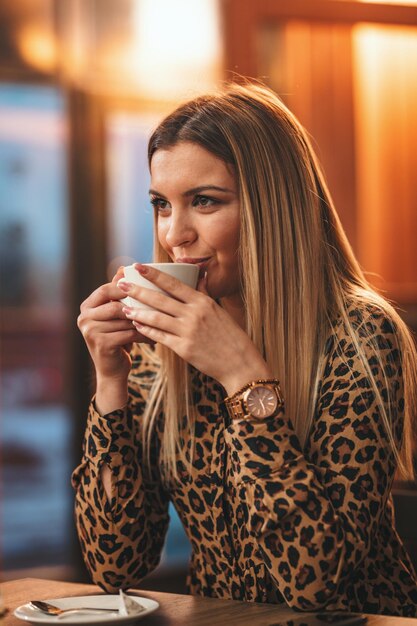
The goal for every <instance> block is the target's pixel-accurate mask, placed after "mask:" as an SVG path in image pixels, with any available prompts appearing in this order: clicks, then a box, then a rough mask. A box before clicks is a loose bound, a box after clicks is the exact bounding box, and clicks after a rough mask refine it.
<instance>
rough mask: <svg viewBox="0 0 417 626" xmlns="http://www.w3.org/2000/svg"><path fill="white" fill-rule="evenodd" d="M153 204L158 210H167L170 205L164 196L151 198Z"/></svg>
mask: <svg viewBox="0 0 417 626" xmlns="http://www.w3.org/2000/svg"><path fill="white" fill-rule="evenodd" d="M151 204H152V206H153V207H154V209H156V210H157V211H165V210H166V209H167V208H169V207H168V200H164V199H163V198H151Z"/></svg>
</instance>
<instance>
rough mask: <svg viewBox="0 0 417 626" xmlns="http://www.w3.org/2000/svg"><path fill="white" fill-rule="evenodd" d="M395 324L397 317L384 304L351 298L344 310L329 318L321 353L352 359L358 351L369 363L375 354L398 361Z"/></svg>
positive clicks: (398, 321) (397, 339)
mask: <svg viewBox="0 0 417 626" xmlns="http://www.w3.org/2000/svg"><path fill="white" fill-rule="evenodd" d="M399 324H401V320H400V318H399V315H398V313H396V311H395V309H394V308H393V307H392V306H391V305H390V304H389V303H388V302H386V301H384V300H382V299H381V300H380V301H379V300H378V299H372V298H369V299H365V298H363V297H362V298H358V299H353V298H352V299H351V300H350V301H349V302H348V303H347V306H346V308H345V309H344V310H343V311H341V312H339V313H338V314H337V315H334V316H333V318H332V322H331V324H330V331H329V334H328V338H327V341H326V346H325V354H326V355H328V356H330V355H331V354H333V355H334V356H336V355H337V354H339V355H341V354H345V355H346V356H348V357H349V356H350V357H353V356H354V355H358V353H360V352H361V353H362V355H363V356H365V355H367V356H368V358H370V359H371V360H372V361H373V357H374V356H375V354H379V355H380V356H382V355H383V354H385V356H386V357H388V358H389V359H390V360H393V361H398V359H399V356H400V354H399V353H400V343H401V341H400V337H399V330H398V326H399Z"/></svg>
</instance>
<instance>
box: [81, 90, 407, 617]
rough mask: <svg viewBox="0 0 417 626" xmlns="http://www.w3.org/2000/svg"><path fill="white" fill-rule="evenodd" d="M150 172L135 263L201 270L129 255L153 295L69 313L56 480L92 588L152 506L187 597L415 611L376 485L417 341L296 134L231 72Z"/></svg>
mask: <svg viewBox="0 0 417 626" xmlns="http://www.w3.org/2000/svg"><path fill="white" fill-rule="evenodd" d="M149 165H150V171H151V190H150V198H151V203H152V205H153V207H154V210H155V233H156V238H155V261H176V262H184V263H195V264H197V265H198V266H199V267H200V281H199V285H198V289H197V290H193V289H191V288H190V287H187V286H185V285H183V284H182V283H179V282H177V281H176V280H175V279H173V278H171V277H167V276H166V275H164V274H161V273H160V272H158V271H157V270H156V269H151V268H149V267H146V266H143V265H138V266H137V267H138V269H139V271H140V272H141V273H142V274H143V275H144V276H146V278H147V279H149V280H150V281H151V282H153V283H155V284H156V285H158V286H160V287H161V288H162V289H163V290H164V291H165V292H166V295H163V294H157V293H155V292H153V291H150V290H147V289H144V288H139V287H137V286H135V285H133V284H129V283H127V282H126V281H121V282H119V281H120V278H121V276H122V273H120V272H119V273H118V274H117V275H116V276H115V278H114V280H113V281H112V282H111V283H109V284H106V285H103V286H101V287H99V288H98V289H97V290H96V291H95V292H94V293H93V294H92V295H91V296H90V297H89V298H87V300H86V301H85V302H84V303H83V304H82V306H81V314H80V316H79V327H80V329H81V332H82V333H83V335H84V338H85V341H86V343H87V346H88V349H89V351H90V354H91V356H92V359H93V361H94V365H95V370H96V377H97V388H96V394H95V398H94V399H93V401H92V404H91V407H90V411H89V416H88V423H87V431H86V435H85V450H84V456H83V459H82V463H81V465H80V466H79V467H78V468H77V470H76V471H75V473H74V476H73V484H74V487H75V489H76V519H77V526H78V533H79V537H80V541H81V546H82V550H83V553H84V556H85V561H86V563H87V566H88V568H89V570H90V572H91V575H92V578H93V580H94V581H95V582H96V583H98V584H99V585H101V586H102V587H103V588H104V589H106V590H107V591H113V592H114V591H115V590H117V589H118V588H120V587H122V588H128V587H132V586H135V585H138V584H139V583H140V581H141V580H142V579H143V578H144V577H145V576H146V575H147V574H149V573H150V572H151V571H152V570H153V569H154V568H155V567H156V565H157V564H158V562H159V558H160V554H161V550H162V547H163V544H164V538H165V534H166V530H167V527H168V522H169V519H168V503H169V501H171V502H172V503H173V504H174V506H175V508H176V510H177V511H178V514H179V517H180V518H181V520H182V523H183V524H184V528H185V530H186V533H187V535H188V537H189V539H190V542H191V546H192V557H191V563H190V574H189V580H188V584H189V589H190V592H191V593H193V594H200V595H205V596H213V597H218V598H232V599H240V600H247V601H256V602H272V603H285V602H286V603H287V604H288V605H289V606H290V607H293V608H295V609H299V610H307V611H309V610H316V609H326V610H336V609H337V610H339V609H343V610H351V611H364V612H368V613H386V614H393V615H406V616H411V615H416V614H417V610H416V606H417V583H416V577H415V573H414V571H413V567H412V565H411V563H410V560H409V558H408V556H407V554H406V552H405V550H404V547H403V545H402V543H401V540H400V539H399V537H398V535H397V533H396V531H395V528H394V519H393V507H392V499H391V495H390V492H391V487H392V482H393V478H394V475H395V473H396V471H397V469H399V470H400V471H401V472H402V474H403V475H404V476H408V477H411V476H412V443H413V423H412V422H413V418H414V416H415V410H416V398H415V390H416V388H417V386H416V382H417V377H416V355H415V349H414V346H413V341H412V338H411V336H410V333H409V331H408V330H407V328H406V327H405V325H404V323H403V322H402V321H401V319H400V318H399V316H398V315H397V313H396V312H395V311H394V309H393V308H392V307H391V306H390V305H389V304H388V303H387V302H386V301H385V300H384V299H383V298H382V297H381V296H380V295H378V294H377V293H375V291H374V290H373V289H372V287H371V286H370V285H369V283H368V282H367V280H366V279H365V277H364V275H363V273H362V271H361V269H360V267H359V265H358V263H357V261H356V259H355V257H354V255H353V253H352V250H351V248H350V246H349V243H348V241H347V239H346V237H345V234H344V232H343V229H342V226H341V224H340V222H339V219H338V217H337V214H336V213H335V210H334V208H333V205H332V201H331V198H330V196H329V193H328V190H327V188H326V185H325V182H324V180H323V176H322V174H321V172H320V168H319V166H318V164H317V161H316V158H315V156H314V154H313V151H312V148H311V146H310V143H309V140H308V138H307V136H306V133H305V131H304V130H303V128H302V127H301V125H300V124H299V122H298V121H297V120H296V119H295V118H294V116H293V115H292V114H291V113H290V112H289V111H288V109H287V108H286V107H285V106H284V105H283V104H282V102H281V101H280V100H279V98H278V97H277V96H276V95H275V94H274V93H273V92H271V91H270V90H268V89H267V88H265V87H263V86H261V85H257V84H256V85H255V84H248V85H231V86H229V87H227V88H225V89H224V90H223V91H221V92H220V93H217V94H215V95H208V96H205V97H200V98H197V99H195V100H192V101H191V102H188V103H186V104H184V105H183V106H181V107H179V108H178V109H177V110H176V111H174V112H173V113H172V114H171V115H170V116H169V117H167V118H166V119H165V120H164V121H163V122H162V123H161V124H160V126H159V127H158V128H157V129H156V130H155V132H154V134H153V135H152V137H151V139H150V142H149ZM126 294H128V295H129V296H133V297H134V298H136V299H138V300H140V301H142V302H144V303H146V304H149V305H151V306H152V307H153V308H154V309H156V310H155V311H152V310H143V309H140V310H139V309H132V308H129V307H126V306H124V305H123V304H122V303H121V302H119V300H121V299H122V298H124V297H125V296H126ZM147 344H148V345H147ZM278 381H279V382H278Z"/></svg>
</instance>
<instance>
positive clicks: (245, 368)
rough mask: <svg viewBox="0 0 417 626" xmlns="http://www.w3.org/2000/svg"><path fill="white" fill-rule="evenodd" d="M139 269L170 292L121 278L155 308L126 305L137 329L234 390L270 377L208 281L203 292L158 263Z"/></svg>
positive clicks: (129, 291)
mask: <svg viewBox="0 0 417 626" xmlns="http://www.w3.org/2000/svg"><path fill="white" fill-rule="evenodd" d="M136 268H137V269H138V271H139V272H140V273H141V274H142V275H143V276H145V277H146V279H147V280H149V281H151V282H152V283H154V284H155V285H157V286H158V287H160V288H161V289H162V290H163V291H165V292H166V293H167V294H169V295H165V294H161V293H159V292H156V291H153V290H151V289H146V288H143V287H138V286H137V285H133V284H131V283H127V282H125V281H122V282H121V283H119V286H120V288H121V289H122V290H123V291H124V292H125V293H127V294H129V296H131V297H133V298H135V299H136V300H139V301H140V302H143V303H144V304H147V305H149V306H151V307H153V308H154V309H156V310H155V311H152V310H147V309H140V308H129V307H123V312H124V313H125V314H126V317H127V318H128V319H130V320H132V321H133V324H134V325H135V327H136V328H137V329H138V331H139V332H140V333H141V334H142V335H144V336H145V337H148V339H151V340H153V341H156V342H158V343H161V344H163V345H164V346H167V347H168V348H170V349H171V350H173V351H174V352H176V353H177V354H178V355H179V356H180V357H181V358H183V359H184V360H185V361H187V362H188V363H190V364H191V365H193V366H194V367H196V368H197V369H199V370H200V371H201V372H203V373H204V374H207V375H209V376H211V377H212V378H215V379H216V380H218V381H219V382H220V383H221V384H222V385H223V387H224V388H225V389H226V391H227V393H228V394H229V395H230V394H232V393H234V392H235V391H237V390H238V389H239V388H240V387H242V386H243V385H244V384H246V383H247V382H249V381H251V380H254V379H257V378H271V377H272V374H271V372H270V370H269V369H268V366H267V364H266V362H265V361H264V359H263V358H262V355H261V354H260V353H259V351H258V350H257V348H256V347H255V345H254V344H253V343H252V341H251V340H250V338H249V337H248V335H247V334H246V333H245V331H244V330H242V328H240V326H239V325H238V324H237V323H236V322H235V321H234V320H233V319H232V317H231V316H230V315H229V314H228V313H227V312H226V311H225V310H224V309H222V308H221V307H220V306H219V305H218V304H217V303H216V302H215V301H214V300H213V299H212V298H210V296H209V295H208V293H207V291H206V288H205V280H204V279H202V280H200V283H199V286H198V291H196V290H195V289H192V288H191V287H188V286H187V285H185V284H184V283H182V282H180V281H179V280H177V279H176V278H174V277H172V276H168V275H167V274H164V273H163V272H160V271H159V270H157V269H156V268H151V267H149V266H146V265H145V266H144V265H140V264H137V265H136Z"/></svg>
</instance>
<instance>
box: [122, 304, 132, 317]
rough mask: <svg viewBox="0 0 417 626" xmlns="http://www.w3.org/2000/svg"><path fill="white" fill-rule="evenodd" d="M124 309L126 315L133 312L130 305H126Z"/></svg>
mask: <svg viewBox="0 0 417 626" xmlns="http://www.w3.org/2000/svg"><path fill="white" fill-rule="evenodd" d="M122 311H123V313H124V314H125V315H130V313H132V309H131V308H130V307H129V306H124V307H123V309H122Z"/></svg>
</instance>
